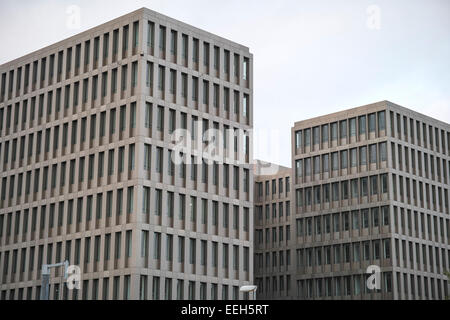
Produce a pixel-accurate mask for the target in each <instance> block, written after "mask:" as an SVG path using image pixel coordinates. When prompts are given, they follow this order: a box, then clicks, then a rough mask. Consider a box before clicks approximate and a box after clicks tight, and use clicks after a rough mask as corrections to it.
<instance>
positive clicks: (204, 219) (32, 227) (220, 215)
mask: <svg viewBox="0 0 450 320" xmlns="http://www.w3.org/2000/svg"><path fill="white" fill-rule="evenodd" d="M175 198H176V200H175ZM186 199H188V201H187V200H186ZM125 201H126V202H125ZM151 203H152V204H153V205H151ZM175 204H177V205H176V206H175ZM134 206H135V201H134V187H128V188H125V189H122V188H119V189H117V190H114V191H107V192H104V193H97V194H92V195H88V196H86V197H78V198H76V199H69V200H67V201H60V202H58V203H50V204H48V205H42V206H40V208H39V207H33V208H31V209H24V210H23V211H16V212H10V213H5V214H2V215H0V243H4V242H5V240H9V237H10V236H15V237H18V239H16V241H15V242H20V241H21V240H20V239H19V238H20V235H22V238H21V239H22V241H28V240H29V239H28V237H29V238H31V240H35V237H36V239H44V238H47V237H52V236H55V235H56V234H57V235H61V233H62V232H63V230H62V228H63V227H70V226H71V225H72V224H76V229H77V230H76V231H77V232H79V231H81V229H83V230H90V229H91V227H93V225H91V221H94V220H95V221H96V222H97V223H96V226H95V227H94V229H96V228H100V227H101V226H100V225H99V223H98V221H100V220H101V219H102V218H103V217H104V216H106V217H107V218H112V217H119V216H122V214H123V213H124V210H125V212H126V214H127V221H129V220H130V218H129V215H131V214H133V212H135V208H134ZM103 208H105V210H103ZM38 209H39V210H38ZM187 209H189V212H187V213H186V211H187ZM163 210H164V214H165V215H167V217H169V218H173V217H174V216H177V218H178V219H179V220H185V219H189V221H191V222H197V221H198V220H197V219H198V218H200V222H201V224H204V225H211V226H216V227H217V226H218V225H219V223H221V225H222V227H223V228H224V229H228V228H231V227H232V228H233V229H234V230H239V229H240V218H241V216H242V230H244V231H245V232H248V231H249V228H250V213H249V211H250V210H249V208H247V207H244V208H243V211H240V207H239V206H238V205H232V204H229V203H222V202H218V201H214V200H213V201H211V200H208V199H204V198H198V197H195V196H188V195H185V194H181V193H180V194H178V193H174V192H170V191H167V192H166V191H163V190H160V189H154V190H153V192H151V190H150V188H149V187H144V188H143V204H142V213H143V214H144V215H150V214H151V215H154V216H161V215H163ZM38 211H39V212H38ZM197 211H199V212H200V214H199V215H198V217H197ZM175 213H177V214H175ZM30 219H31V220H30ZM146 222H147V223H148V222H149V221H148V219H147V220H146ZM83 223H84V224H85V228H80V225H81V224H83ZM37 231H39V232H38V233H37V234H36V232H37ZM45 231H48V234H44V232H45ZM3 235H5V236H6V239H3ZM6 244H8V242H7V241H6Z"/></svg>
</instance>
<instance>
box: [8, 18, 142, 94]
mask: <svg viewBox="0 0 450 320" xmlns="http://www.w3.org/2000/svg"><path fill="white" fill-rule="evenodd" d="M128 33H129V25H126V26H124V27H123V28H122V59H123V58H126V57H127V56H128V46H129V35H128ZM132 39H133V43H132V48H133V51H135V50H136V48H137V47H138V44H139V22H138V21H136V22H134V23H133V38H132ZM91 42H93V46H92V50H91ZM118 42H119V29H116V30H114V31H113V37H112V62H116V61H117V53H118ZM74 48H75V50H74ZM74 48H73V47H70V48H67V49H65V50H61V51H59V52H58V53H57V54H51V55H50V56H48V57H44V58H41V59H40V60H36V61H34V62H33V63H29V64H26V65H25V66H21V67H19V68H17V69H16V70H10V71H9V72H4V73H3V74H2V79H1V87H0V88H1V89H0V102H3V101H4V99H5V93H6V91H8V99H11V98H12V97H13V88H15V94H14V97H17V96H19V95H20V91H21V87H22V84H23V87H24V90H23V93H24V94H26V93H28V89H29V85H30V75H31V85H32V90H31V92H33V91H35V90H36V89H37V88H41V89H42V88H43V87H45V81H46V80H47V79H48V84H47V85H51V84H53V83H55V82H54V80H55V79H54V75H55V73H56V75H57V78H56V83H58V82H61V81H62V80H64V79H66V80H67V79H69V78H71V77H73V76H78V75H79V74H80V68H81V66H82V63H83V65H84V72H88V71H89V66H90V65H92V66H93V68H92V70H95V69H97V68H98V67H99V66H100V64H99V59H100V36H98V37H96V38H94V40H93V41H92V40H91V39H90V40H86V41H84V48H83V49H84V50H82V44H81V43H80V44H77V45H76V46H75V47H74ZM133 54H136V52H133ZM74 55H75V57H74ZM82 55H83V57H82ZM91 55H92V57H93V59H92V61H91ZM108 56H109V33H105V34H104V35H103V52H102V57H103V65H106V64H107V63H108ZM82 58H83V60H84V61H83V62H82V61H81V60H82ZM72 59H74V63H73V62H72ZM47 62H48V65H47ZM55 62H56V66H55ZM31 67H32V70H31ZM55 67H56V70H55ZM22 69H24V77H23V79H22ZM64 69H65V70H64ZM63 72H64V73H65V75H64V76H63ZM7 74H8V79H7ZM47 75H48V76H47ZM47 77H48V78H47ZM14 80H15V81H14ZM38 80H39V86H37V83H38ZM6 85H8V89H6Z"/></svg>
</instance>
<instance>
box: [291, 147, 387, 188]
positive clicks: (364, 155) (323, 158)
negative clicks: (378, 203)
mask: <svg viewBox="0 0 450 320" xmlns="http://www.w3.org/2000/svg"><path fill="white" fill-rule="evenodd" d="M386 160H387V153H386V142H381V143H379V144H376V143H375V144H370V145H368V146H361V147H359V148H352V149H349V150H341V151H336V152H331V153H325V154H322V155H318V156H314V157H308V158H304V159H299V160H295V175H296V177H297V183H299V181H298V180H299V179H300V178H302V177H308V176H312V175H316V174H321V173H322V174H323V173H326V172H330V171H338V170H343V169H349V168H355V167H358V166H359V167H363V166H367V165H368V164H377V163H378V164H379V165H380V164H381V163H382V162H385V161H386ZM341 174H342V175H345V174H344V173H341Z"/></svg>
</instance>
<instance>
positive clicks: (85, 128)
mask: <svg viewBox="0 0 450 320" xmlns="http://www.w3.org/2000/svg"><path fill="white" fill-rule="evenodd" d="M252 62H253V58H252V54H251V53H250V52H249V49H248V48H247V47H244V46H242V45H239V44H236V43H234V42H231V41H228V40H226V39H223V38H220V37H218V36H215V35H213V34H210V33H208V32H205V31H202V30H199V29H197V28H194V27H192V26H189V25H187V24H184V23H182V22H179V21H177V20H174V19H171V18H169V17H166V16H163V15H161V14H158V13H156V12H153V11H151V10H148V9H145V8H143V9H140V10H137V11H134V12H132V13H130V14H127V15H125V16H123V17H120V18H118V19H115V20H113V21H110V22H108V23H105V24H102V25H100V26H98V27H95V28H93V29H90V30H88V31H86V32H83V33H81V34H79V35H76V36H73V37H71V38H69V39H66V40H64V41H61V42H58V43H56V44H54V45H51V46H49V47H46V48H44V49H41V50H39V51H36V52H34V53H31V54H28V55H26V56H24V57H22V58H18V59H16V60H14V61H11V62H9V63H6V64H3V65H1V66H0V77H1V78H0V86H1V88H0V89H1V92H0V159H1V161H0V180H1V182H0V188H1V189H0V190H1V191H0V297H1V299H38V298H39V295H40V290H41V266H42V265H43V264H49V263H56V262H60V261H63V260H65V259H67V260H69V262H70V264H71V265H78V266H79V267H80V268H81V272H82V274H81V276H82V277H81V282H82V283H81V289H80V290H68V289H67V286H65V285H64V284H63V282H62V281H61V276H62V270H60V269H55V270H52V276H51V286H50V299H240V298H244V297H243V295H242V293H239V286H241V285H245V284H250V283H251V282H253V259H251V257H252V256H253V245H252V243H253V184H252V183H251V181H253V172H252V171H251V167H250V165H249V161H250V159H251V149H250V145H249V138H247V137H243V138H241V137H240V136H239V137H237V136H236V138H233V136H230V139H228V138H229V137H228V136H224V138H223V145H221V149H222V150H225V151H230V152H229V154H231V155H232V156H231V158H230V159H228V160H229V161H228V162H226V163H225V164H224V163H223V162H222V161H221V159H216V160H215V161H214V163H212V164H210V163H209V162H208V161H206V160H205V159H203V160H202V158H203V154H202V153H197V154H195V153H193V154H192V155H191V154H189V153H188V152H186V153H184V154H182V156H183V161H184V162H183V163H181V164H177V163H174V162H172V161H171V159H172V156H173V153H175V152H178V151H175V150H176V149H175V145H174V141H173V140H172V138H171V134H172V132H174V130H175V129H178V128H182V129H187V130H189V132H190V135H189V136H188V137H185V138H186V139H188V140H192V146H194V147H201V146H205V145H206V143H207V142H205V139H202V133H204V132H206V130H207V129H208V128H213V129H218V130H219V131H220V132H224V131H226V130H233V131H238V130H240V129H242V130H248V129H251V128H252V123H253V108H252V104H253V89H252V88H253V78H252V69H253V66H252ZM217 141H218V140H217V139H216V142H217ZM242 154H243V156H242ZM239 156H242V158H243V159H244V161H238V157H239Z"/></svg>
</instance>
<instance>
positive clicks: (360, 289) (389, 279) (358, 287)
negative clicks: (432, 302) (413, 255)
mask: <svg viewBox="0 0 450 320" xmlns="http://www.w3.org/2000/svg"><path fill="white" fill-rule="evenodd" d="M396 275H397V292H398V297H399V298H400V297H401V298H403V299H407V298H408V293H409V290H408V280H411V282H410V284H411V286H410V288H411V291H410V294H411V298H413V299H414V298H425V299H443V297H445V296H447V293H448V288H447V285H448V283H447V282H448V281H445V280H441V279H437V278H434V277H426V276H420V275H417V276H416V275H413V274H407V273H400V272H397V274H396ZM401 275H403V277H402V276H401ZM369 276H370V275H368V274H362V275H353V276H343V277H328V278H318V279H307V280H297V293H296V294H297V297H298V298H300V299H317V298H327V297H330V298H331V297H341V296H347V297H350V296H358V295H361V294H370V293H373V292H374V291H373V290H369V289H368V287H367V285H366V283H367V280H368V277H369ZM401 278H403V282H401V280H400V279H401ZM416 279H417V293H416V286H415V284H416ZM380 280H381V291H375V292H377V293H378V292H382V293H385V294H392V293H393V274H392V272H382V273H381V279H380ZM269 283H270V282H269ZM269 283H268V284H269ZM266 288H267V286H266ZM436 289H437V293H436ZM442 290H443V291H444V292H442ZM402 293H403V294H402Z"/></svg>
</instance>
